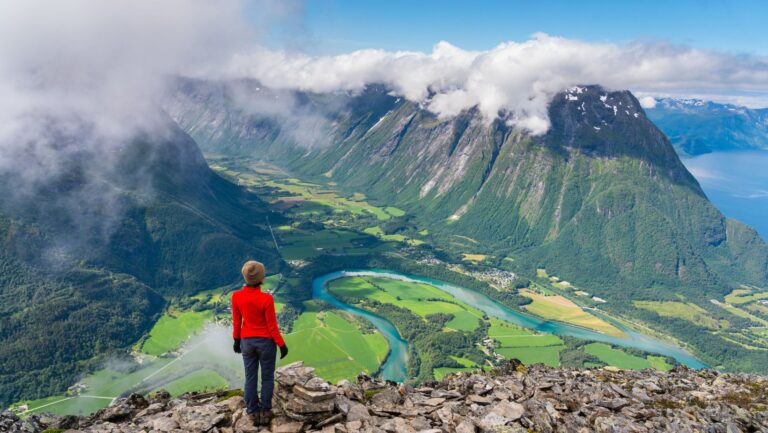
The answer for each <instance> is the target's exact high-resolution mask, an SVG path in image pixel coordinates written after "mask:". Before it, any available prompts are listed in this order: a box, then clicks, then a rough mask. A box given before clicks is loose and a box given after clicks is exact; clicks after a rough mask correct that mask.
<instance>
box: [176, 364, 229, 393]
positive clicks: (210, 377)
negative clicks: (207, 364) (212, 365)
mask: <svg viewBox="0 0 768 433" xmlns="http://www.w3.org/2000/svg"><path fill="white" fill-rule="evenodd" d="M228 386H229V384H228V383H227V380H226V379H224V378H223V377H221V375H220V374H219V373H217V372H215V371H213V370H209V369H207V368H204V369H201V370H197V371H194V372H192V373H190V374H187V375H185V376H184V377H182V378H179V379H176V380H174V381H172V382H169V383H167V384H165V385H163V386H162V387H161V388H162V389H165V390H166V391H168V392H169V393H171V395H172V396H174V397H176V396H179V395H181V394H184V393H185V392H192V391H213V390H219V389H226V388H227V387H228Z"/></svg>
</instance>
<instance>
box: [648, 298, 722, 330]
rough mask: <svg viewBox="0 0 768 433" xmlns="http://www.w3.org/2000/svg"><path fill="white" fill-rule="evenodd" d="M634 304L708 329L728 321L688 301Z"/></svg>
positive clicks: (719, 326)
mask: <svg viewBox="0 0 768 433" xmlns="http://www.w3.org/2000/svg"><path fill="white" fill-rule="evenodd" d="M634 304H635V306H636V307H638V308H643V309H645V310H650V311H653V312H655V313H656V314H658V315H659V316H663V317H675V318H678V319H683V320H687V321H689V322H691V323H694V324H697V325H700V326H704V327H706V328H709V329H721V328H727V327H728V322H727V321H725V320H723V321H718V320H716V319H713V318H712V317H711V315H710V314H709V313H708V312H707V310H705V309H703V308H701V307H699V306H698V305H696V304H692V303H690V302H678V301H635V302H634Z"/></svg>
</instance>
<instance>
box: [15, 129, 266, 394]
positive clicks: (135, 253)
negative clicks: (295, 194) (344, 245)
mask: <svg viewBox="0 0 768 433" xmlns="http://www.w3.org/2000/svg"><path fill="white" fill-rule="evenodd" d="M164 128H165V129H164V130H163V131H162V132H161V133H158V134H157V135H153V136H139V137H136V138H135V139H133V140H131V141H130V142H129V143H128V144H126V145H124V146H115V150H114V152H116V153H117V155H116V156H115V158H114V160H115V161H117V163H115V165H114V166H113V165H111V164H110V163H109V162H108V161H100V163H101V164H102V165H104V167H102V168H101V169H99V170H90V168H91V167H92V166H89V167H88V168H89V170H85V169H84V168H85V167H86V164H90V163H92V161H90V160H89V159H88V158H87V157H88V155H82V154H75V155H68V154H67V153H65V152H62V153H61V154H59V155H58V158H60V159H59V161H58V162H59V163H60V164H61V165H60V166H61V167H66V169H64V170H62V172H61V173H58V174H57V176H51V177H50V178H46V179H40V181H39V183H38V184H37V185H35V186H34V187H30V186H28V185H22V184H20V181H19V179H16V178H12V177H10V176H8V177H7V178H4V179H3V182H2V186H0V190H2V192H3V195H4V197H6V199H5V200H3V201H2V202H0V240H1V241H0V242H2V248H0V268H1V269H2V272H0V299H2V309H1V310H0V365H1V366H2V367H0V385H1V386H0V389H2V390H3V393H2V395H0V404H5V403H8V402H11V401H16V400H18V399H20V398H32V397H40V396H45V395H51V394H54V393H57V392H61V391H62V390H64V389H66V387H67V386H69V385H71V384H72V383H73V382H74V381H75V380H76V379H77V377H78V376H79V374H80V373H81V372H82V371H83V370H84V369H85V368H87V367H88V366H95V365H96V364H97V362H98V361H100V360H103V359H104V357H105V356H109V354H110V353H111V352H112V351H113V350H114V349H118V348H120V349H123V348H126V347H129V346H130V345H131V344H133V343H134V342H135V341H136V340H138V339H139V338H140V337H141V336H142V335H143V334H144V333H145V332H146V331H147V330H148V329H149V328H150V327H151V326H152V324H153V323H154V320H155V319H156V318H157V316H158V314H159V313H160V312H161V311H162V309H163V307H164V305H165V304H166V301H165V299H164V298H168V297H172V296H175V295H179V294H184V293H195V292H197V291H200V290H203V289H211V288H215V287H220V286H222V285H226V284H230V283H232V282H235V281H238V279H239V269H238V266H237V264H238V263H241V262H242V261H244V260H245V259H247V258H250V257H259V258H260V259H261V260H262V261H264V262H265V263H267V264H268V266H270V268H271V269H274V270H277V269H279V266H280V264H279V263H280V262H279V259H278V258H277V255H276V253H275V251H274V247H273V246H272V244H271V242H269V241H268V240H269V238H268V236H269V235H268V231H267V228H266V225H265V218H266V216H267V210H266V206H265V205H264V203H262V202H261V201H259V200H258V199H257V198H255V197H254V196H252V195H250V194H247V193H245V192H244V191H243V190H241V189H240V188H238V187H237V186H235V185H233V184H231V183H229V182H227V181H225V180H224V179H222V178H220V177H219V176H218V175H216V174H214V173H213V172H212V171H210V169H209V168H208V167H207V165H206V163H205V161H204V159H203V158H202V155H201V153H200V151H199V149H198V148H197V146H196V144H195V143H194V141H193V140H192V139H190V138H189V137H188V136H187V135H186V134H184V133H183V132H182V131H180V130H179V129H178V128H176V127H175V125H174V124H173V123H172V122H166V125H165V127H164ZM61 139H62V140H73V141H75V142H76V140H77V139H78V137H77V136H74V137H61ZM106 145H107V144H105V146H106ZM85 173H87V174H88V175H89V176H93V174H94V173H99V175H97V176H96V177H95V178H88V179H85V178H84V176H86V174H85ZM94 185H96V187H94ZM22 187H23V188H31V191H25V193H27V192H31V193H32V194H33V196H34V198H35V199H34V200H26V199H24V198H25V195H20V194H19V193H18V190H19V189H21V188H22ZM13 189H16V190H17V191H14V190H13ZM84 198H88V200H85V199H84ZM273 218H274V219H275V220H277V221H279V218H280V217H279V216H273Z"/></svg>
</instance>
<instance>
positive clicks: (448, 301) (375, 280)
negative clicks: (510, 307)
mask: <svg viewBox="0 0 768 433" xmlns="http://www.w3.org/2000/svg"><path fill="white" fill-rule="evenodd" d="M329 290H330V291H331V292H332V293H334V294H336V295H339V296H342V297H345V298H349V299H354V300H358V301H359V300H363V299H372V300H375V301H378V302H381V303H384V304H392V305H395V306H398V307H402V308H405V309H407V310H410V311H411V312H413V313H414V314H417V315H419V316H421V317H426V316H428V315H430V314H436V313H450V314H453V315H454V318H453V319H452V320H450V321H449V322H447V323H446V324H445V327H446V328H447V329H453V330H457V331H472V330H474V329H476V328H477V326H478V325H479V324H480V320H481V318H482V317H483V313H482V312H481V311H479V310H477V309H475V308H472V307H470V306H469V305H467V304H464V303H463V302H460V301H457V300H456V299H455V298H453V297H452V296H451V295H449V294H447V293H445V292H443V291H442V290H440V289H437V288H435V287H432V286H430V285H429V284H419V283H412V282H407V281H401V280H396V279H392V278H379V277H348V278H341V279H338V280H334V281H331V283H330V284H329Z"/></svg>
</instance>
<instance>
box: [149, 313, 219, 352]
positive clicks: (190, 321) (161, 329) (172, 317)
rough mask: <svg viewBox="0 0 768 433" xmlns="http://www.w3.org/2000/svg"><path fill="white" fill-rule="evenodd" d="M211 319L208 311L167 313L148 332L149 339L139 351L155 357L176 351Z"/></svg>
mask: <svg viewBox="0 0 768 433" xmlns="http://www.w3.org/2000/svg"><path fill="white" fill-rule="evenodd" d="M211 318H212V313H211V312H210V311H200V312H194V311H183V312H178V311H169V312H167V313H165V314H163V315H162V316H161V317H160V320H158V321H157V323H155V325H154V326H153V327H152V330H151V331H149V338H148V339H147V340H146V341H145V342H144V344H143V345H142V346H141V351H142V352H144V353H146V354H149V355H156V356H157V355H162V354H164V353H167V352H170V351H173V350H176V349H177V348H178V347H179V346H181V344H182V343H184V342H185V341H186V340H187V339H188V338H189V337H190V336H192V335H193V334H195V333H196V332H198V331H200V330H201V329H202V328H203V326H205V324H206V322H208V321H209V320H210V319H211Z"/></svg>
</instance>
